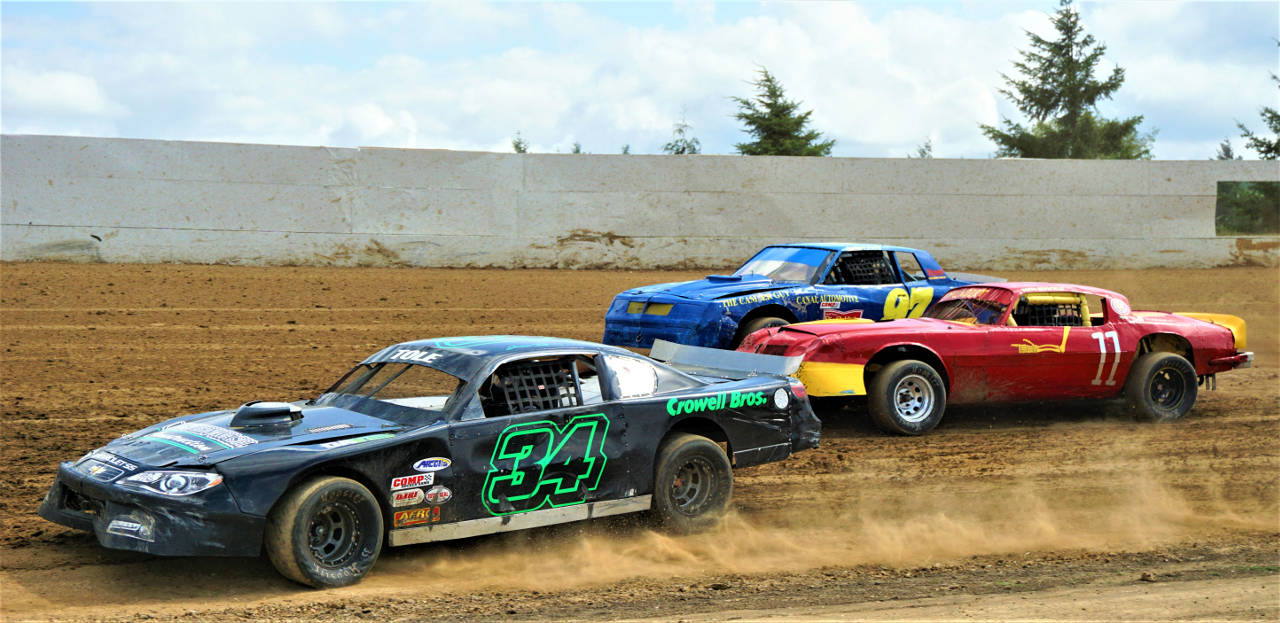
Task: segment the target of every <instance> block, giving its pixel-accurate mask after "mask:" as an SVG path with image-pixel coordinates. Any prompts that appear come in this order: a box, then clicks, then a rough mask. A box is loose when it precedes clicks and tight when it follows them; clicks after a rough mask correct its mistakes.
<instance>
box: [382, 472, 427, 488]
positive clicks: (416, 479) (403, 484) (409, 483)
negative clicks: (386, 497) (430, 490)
mask: <svg viewBox="0 0 1280 623" xmlns="http://www.w3.org/2000/svg"><path fill="white" fill-rule="evenodd" d="M435 480H436V475H435V474H414V475H412V476H397V477H395V478H392V479H391V490H392V491H395V490H396V489H408V488H410V487H429V486H431V484H432V483H434V482H435Z"/></svg>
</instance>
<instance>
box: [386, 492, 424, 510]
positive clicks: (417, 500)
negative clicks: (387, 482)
mask: <svg viewBox="0 0 1280 623" xmlns="http://www.w3.org/2000/svg"><path fill="white" fill-rule="evenodd" d="M425 499H427V496H426V494H424V493H423V492H422V489H405V490H404V491H396V492H395V493H393V494H392V495H391V505H392V506H394V507H396V508H399V507H401V506H413V505H415V504H421V503H422V501H423V500H425Z"/></svg>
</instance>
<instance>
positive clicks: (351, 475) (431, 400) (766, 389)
mask: <svg viewBox="0 0 1280 623" xmlns="http://www.w3.org/2000/svg"><path fill="white" fill-rule="evenodd" d="M653 354H654V356H655V357H661V358H664V359H667V360H669V361H670V362H671V365H667V364H664V363H660V362H657V361H654V360H653V359H649V358H646V357H641V356H638V355H636V354H634V353H631V352H630V351H626V350H623V349H619V348H612V347H608V346H602V345H600V344H591V343H588V342H578V341H574V340H564V339H555V338H537V337H523V336H493V337H471V338H441V339H433V340H422V341H417V342H406V343H403V344H397V345H395V346H392V347H390V348H386V349H384V350H382V351H379V352H378V353H375V354H374V355H372V356H371V357H369V358H368V359H366V360H365V361H364V362H363V363H361V364H360V365H358V366H356V367H355V368H354V369H352V370H351V371H350V372H348V373H347V374H346V375H345V376H343V377H342V378H341V379H339V380H338V382H337V383H335V384H334V385H333V386H332V387H331V388H329V390H328V391H326V392H324V393H323V394H321V395H320V397H318V398H316V399H315V400H312V401H309V402H305V403H296V404H289V403H281V402H250V403H247V404H245V405H243V406H241V407H240V408H239V409H236V410H234V411H217V412H212V413H204V414H198V415H190V416H184V417H178V418H174V419H172V420H168V421H166V422H162V423H160V424H156V425H154V426H151V427H148V428H144V429H142V430H139V431H137V432H134V433H131V434H128V435H125V436H123V437H120V438H119V439H116V440H114V441H112V442H110V443H108V444H107V445H106V446H103V447H101V448H98V449H97V450H93V451H91V452H89V453H88V454H86V455H85V456H84V457H82V458H80V459H79V460H76V461H69V462H65V463H62V464H61V466H60V467H59V469H58V475H57V480H56V481H55V482H54V484H53V487H52V488H51V489H50V491H49V493H48V495H47V496H46V497H45V500H44V503H43V504H42V505H41V506H40V511H39V512H40V515H41V516H42V517H44V518H45V519H48V520H50V521H54V522H57V523H60V524H63V525H66V526H70V527H72V528H78V529H83V530H89V531H92V532H94V533H95V534H96V535H97V537H98V540H99V542H100V543H102V545H104V546H106V547H112V548H119V549H127V550H136V551H142V552H149V553H152V554H159V555H201V556H257V555H258V554H259V553H260V552H261V551H262V550H264V549H265V550H266V553H267V555H268V557H269V558H270V559H271V561H272V563H273V564H274V565H275V566H276V568H277V569H278V570H279V571H280V573H281V574H283V575H284V576H286V577H288V578H290V579H292V580H295V581H297V582H300V583H303V584H308V585H311V586H316V587H333V586H343V585H346V584H351V583H353V582H356V581H358V580H359V579H360V578H361V577H363V576H364V574H365V573H366V572H367V571H368V570H369V569H370V567H372V566H373V563H374V561H375V560H376V559H377V557H378V553H379V552H380V551H381V549H382V546H383V544H384V542H385V543H386V544H387V545H393V546H395V545H408V544H412V543H423V542H429V541H441V540H446V539H459V538H465V537H472V536H477V535H482V534H490V533H496V532H505V531H510V530H519V529H524V528H532V527H536V526H546V525H551V524H557V523H564V522H570V521H577V520H581V519H589V518H592V517H603V516H606V515H617V514H621V513H630V512H635V511H646V510H650V509H652V510H653V511H654V514H655V515H656V517H657V519H658V520H659V521H660V522H661V523H662V524H663V525H664V527H666V528H668V529H670V530H672V531H675V532H679V533H683V532H692V531H697V530H701V529H705V528H707V527H709V526H710V525H712V524H713V523H714V522H716V521H717V520H718V519H719V517H720V516H721V515H722V514H723V513H724V512H725V510H726V509H727V508H728V504H729V498H730V494H731V491H732V485H733V474H732V470H731V468H733V467H746V466H750V465H758V464H760V463H766V462H769V461H778V460H781V459H783V458H786V457H787V456H788V455H790V454H791V453H793V452H797V451H799V450H804V449H807V448H814V447H817V445H818V433H819V423H818V420H817V418H816V417H815V416H814V414H813V411H812V410H811V409H810V407H809V404H808V401H807V399H806V397H805V393H804V388H803V386H801V385H800V384H799V383H798V382H797V381H795V380H794V379H790V378H787V377H786V376H785V375H786V374H788V373H790V372H792V371H794V370H795V368H796V366H798V365H799V359H798V358H794V359H788V358H782V357H771V356H760V355H752V354H746V353H736V352H732V351H719V350H711V349H699V348H695V347H686V346H675V345H672V344H666V343H659V344H658V345H655V349H654V353H653ZM677 367H679V368H683V369H685V370H688V371H689V372H684V371H681V370H680V369H677Z"/></svg>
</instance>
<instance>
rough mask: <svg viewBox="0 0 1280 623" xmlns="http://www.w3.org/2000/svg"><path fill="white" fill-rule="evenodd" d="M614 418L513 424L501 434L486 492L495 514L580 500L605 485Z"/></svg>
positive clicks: (483, 493)
mask: <svg viewBox="0 0 1280 623" xmlns="http://www.w3.org/2000/svg"><path fill="white" fill-rule="evenodd" d="M608 433H609V418H606V417H605V416H604V414H603V413H595V414H592V415H579V416H576V417H574V418H573V419H571V420H569V421H568V422H567V423H565V425H564V426H563V427H561V426H557V425H556V424H555V422H548V421H540V422H525V423H522V424H512V425H511V426H508V427H506V428H504V429H503V430H502V433H501V434H499V435H498V442H497V443H496V444H495V445H494V447H493V457H492V458H490V459H489V473H488V475H486V476H485V479H484V489H482V491H481V498H482V500H481V501H482V502H483V503H484V507H485V509H486V510H488V511H489V514H491V515H511V514H514V513H527V512H529V511H535V510H538V509H540V508H543V507H555V506H569V505H571V504H581V503H582V502H584V501H585V500H586V493H587V492H588V491H594V490H595V489H596V487H598V486H600V476H601V474H603V473H604V464H605V462H606V461H607V460H608V457H606V456H605V455H604V440H605V435H607V434H608Z"/></svg>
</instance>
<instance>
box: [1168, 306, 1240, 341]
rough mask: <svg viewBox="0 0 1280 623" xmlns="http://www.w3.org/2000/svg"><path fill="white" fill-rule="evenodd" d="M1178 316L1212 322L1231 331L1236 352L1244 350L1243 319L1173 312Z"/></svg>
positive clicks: (1229, 316) (1220, 315) (1223, 315)
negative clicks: (1234, 339) (1234, 340)
mask: <svg viewBox="0 0 1280 623" xmlns="http://www.w3.org/2000/svg"><path fill="white" fill-rule="evenodd" d="M1174 313H1175V314H1177V315H1179V316H1186V317H1187V318H1195V319H1196V320H1203V321H1205V322H1212V323H1213V324H1216V325H1218V326H1220V327H1226V328H1228V329H1231V335H1233V336H1235V338H1236V350H1244V349H1245V345H1246V341H1247V340H1246V337H1247V336H1246V335H1245V328H1244V318H1241V317H1239V316H1232V315H1231V314H1201V313H1197V312H1174Z"/></svg>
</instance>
